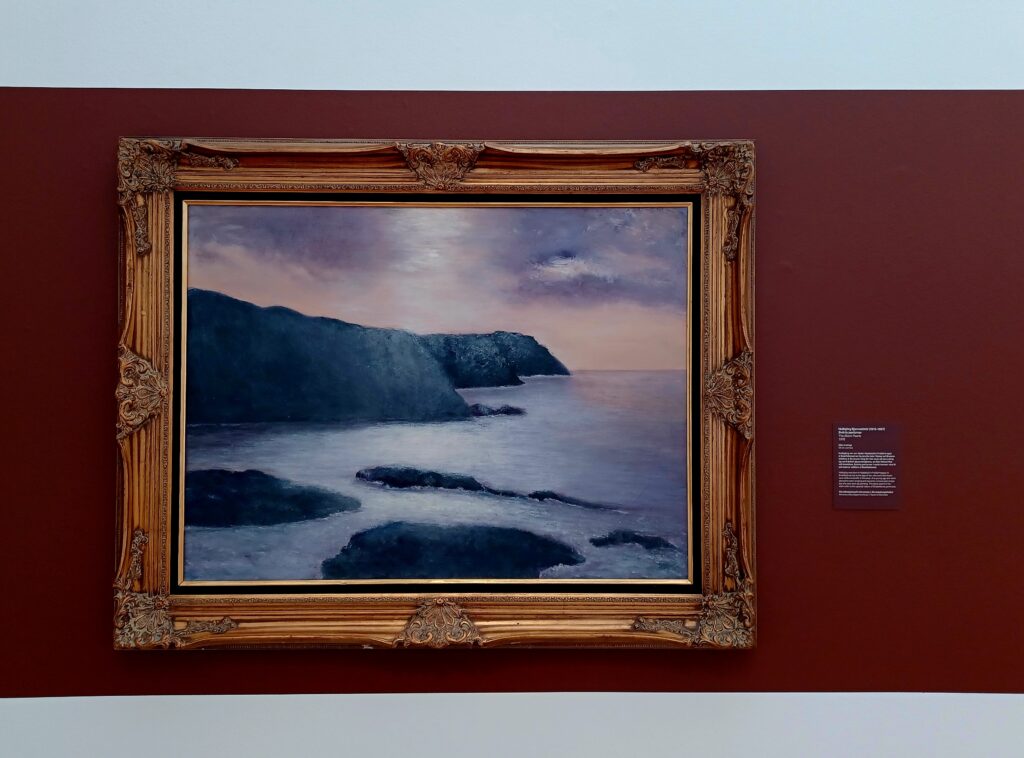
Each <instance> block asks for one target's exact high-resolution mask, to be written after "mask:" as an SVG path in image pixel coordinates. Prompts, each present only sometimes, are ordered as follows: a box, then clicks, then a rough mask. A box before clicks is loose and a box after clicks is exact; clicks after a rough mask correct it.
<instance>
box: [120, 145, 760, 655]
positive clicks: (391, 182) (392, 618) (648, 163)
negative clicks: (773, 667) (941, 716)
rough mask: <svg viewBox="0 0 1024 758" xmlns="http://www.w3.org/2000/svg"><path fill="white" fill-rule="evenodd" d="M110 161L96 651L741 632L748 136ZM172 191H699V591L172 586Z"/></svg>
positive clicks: (621, 640)
mask: <svg viewBox="0 0 1024 758" xmlns="http://www.w3.org/2000/svg"><path fill="white" fill-rule="evenodd" d="M117 167H118V187H117V190H118V205H119V207H120V211H121V218H122V230H123V233H122V235H121V241H120V256H121V258H120V260H121V265H120V276H121V281H120V303H119V306H120V307H119V316H120V327H121V328H120V339H119V343H118V349H117V359H118V365H119V369H120V375H119V376H120V378H119V381H118V385H117V387H116V389H115V399H116V402H117V409H118V414H117V428H116V439H117V445H118V450H119V453H120V464H121V465H120V468H119V476H118V494H117V521H118V535H119V541H118V552H117V560H116V566H115V579H114V601H115V615H114V646H115V647H116V648H119V649H154V648H158V649H159V648H176V649H178V648H185V649H188V648H192V649H194V648H209V647H246V648H249V647H259V646H264V647H282V646H300V647H301V646H318V647H319V646H361V647H430V648H441V647H450V646H471V647H497V646H510V645H518V646H528V645H532V646H573V647H578V646H606V647H611V646H615V647H676V648H720V649H728V648H750V647H753V646H754V644H755V640H756V624H755V619H756V593H755V587H756V584H755V576H756V574H755V565H754V346H753V316H754V299H753V297H754V290H753V254H754V244H753V230H754V176H755V171H754V146H753V143H751V142H747V141H737V140H724V141H723V140H715V141H678V142H577V143H570V142H488V141H450V142H445V141H408V142H401V141H400V142H395V141H381V140H376V141H374V140H366V141H352V140H316V141H314V140H229V139H181V138H174V139H166V138H123V139H122V140H121V141H120V143H119V146H118V155H117ZM176 192H189V193H203V192H211V193H215V192H233V193H253V199H257V197H258V195H259V193H266V192H293V193H303V194H308V195H309V196H310V198H311V199H315V197H316V195H318V194H324V193H334V194H339V193H340V194H343V193H364V194H365V193H379V194H380V195H381V196H382V199H384V198H385V197H386V195H387V194H388V193H398V192H400V193H409V194H423V195H425V196H426V195H431V194H435V195H436V194H438V193H448V194H459V193H463V194H465V193H475V194H494V193H501V194H516V193H522V194H529V195H534V196H536V195H550V196H552V197H554V196H558V197H560V198H565V197H566V196H567V195H572V194H573V193H588V194H597V193H607V194H612V193H620V194H626V193H628V194H642V195H645V196H647V195H649V196H650V199H651V200H658V199H661V200H668V199H670V198H671V197H673V196H679V195H683V194H690V195H700V196H701V218H700V219H699V224H698V223H696V222H697V221H698V219H694V222H695V229H696V230H697V233H699V234H700V235H701V265H700V279H701V281H700V287H699V290H698V294H699V302H697V301H696V300H695V302H694V303H693V305H694V306H698V307H699V308H700V314H701V329H700V335H699V340H698V342H697V343H695V344H694V346H693V349H694V350H695V351H698V353H699V358H700V366H701V371H700V381H699V382H696V384H697V385H698V386H699V388H700V392H701V411H700V416H699V418H698V419H696V422H697V425H696V426H697V428H695V429H694V430H693V433H694V434H697V433H698V429H699V434H700V443H701V444H700V460H699V462H694V463H692V464H691V465H692V475H693V476H694V477H699V478H700V479H699V481H700V485H701V486H700V493H701V498H700V502H699V504H696V505H698V506H699V511H700V515H699V521H700V525H701V529H700V535H699V536H700V540H701V552H700V565H699V566H696V567H695V568H696V570H697V571H698V572H699V576H700V580H701V586H702V587H703V594H670V593H657V592H653V591H650V590H649V589H648V590H645V591H644V592H643V593H637V594H630V593H615V594H598V593H587V592H586V591H585V590H584V589H583V586H582V585H581V590H580V591H579V592H578V593H575V594H566V593H562V594H557V595H556V594H550V593H541V592H531V591H525V592H514V593H509V592H505V591H501V592H476V593H460V592H458V589H457V587H458V586H457V585H449V586H448V587H447V588H446V591H438V592H418V593H389V594H383V593H380V594H373V593H358V594H357V593H338V594H334V593H308V592H307V593H292V594H269V593H263V594H260V593H244V594H242V593H240V594H225V595H200V594H186V593H184V592H181V593H173V592H172V591H171V588H172V581H171V578H172V576H173V573H174V571H173V561H174V558H173V556H172V555H171V508H172V507H173V505H172V503H171V502H170V493H171V482H172V479H173V477H175V476H176V472H174V471H172V470H171V465H170V462H171V439H172V434H171V425H172V424H173V423H174V420H173V419H172V418H171V415H172V414H171V403H170V398H171V397H172V396H173V392H175V390H176V385H177V383H178V380H177V378H176V373H175V366H174V365H173V362H174V351H173V347H172V346H173V344H174V340H175V339H176V338H177V335H176V330H177V328H178V326H179V325H178V324H176V323H175V319H174V314H173V293H174V291H175V286H176V283H175V282H174V222H175V219H174V205H175V204H174V196H175V193H176ZM694 379H695V380H696V379H697V377H694ZM439 589H440V587H439Z"/></svg>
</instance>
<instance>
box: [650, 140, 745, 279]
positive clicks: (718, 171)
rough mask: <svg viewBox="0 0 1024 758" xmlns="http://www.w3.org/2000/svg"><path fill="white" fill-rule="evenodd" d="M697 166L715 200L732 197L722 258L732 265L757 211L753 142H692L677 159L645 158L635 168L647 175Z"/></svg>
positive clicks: (727, 214) (707, 189)
mask: <svg viewBox="0 0 1024 758" xmlns="http://www.w3.org/2000/svg"><path fill="white" fill-rule="evenodd" d="M691 162H695V163H696V164H697V165H698V166H699V167H700V170H701V171H702V172H703V173H704V179H703V183H702V187H703V189H704V191H705V192H707V193H708V194H709V195H711V196H720V197H731V198H732V204H731V205H730V206H729V207H728V208H726V211H725V215H726V230H725V239H724V241H723V242H722V255H724V256H725V259H726V260H727V261H729V262H730V263H732V262H734V261H735V260H736V256H737V255H739V250H740V233H741V228H742V225H743V223H744V221H745V220H746V219H747V217H748V216H749V214H750V213H751V211H752V210H753V207H754V145H753V143H751V142H692V143H688V144H687V145H685V146H684V147H683V152H682V153H681V154H676V155H659V156H655V157H652V158H641V159H640V160H638V161H636V162H635V163H634V164H633V167H634V168H635V169H636V170H637V171H641V172H643V173H647V172H648V171H651V170H652V169H660V168H687V167H688V166H689V163H691Z"/></svg>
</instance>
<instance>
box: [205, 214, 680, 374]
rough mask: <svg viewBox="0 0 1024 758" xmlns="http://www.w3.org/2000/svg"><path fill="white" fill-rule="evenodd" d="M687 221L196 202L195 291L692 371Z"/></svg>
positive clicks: (581, 363) (588, 363) (591, 359)
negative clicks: (513, 336)
mask: <svg viewBox="0 0 1024 758" xmlns="http://www.w3.org/2000/svg"><path fill="white" fill-rule="evenodd" d="M687 223H688V219H687V211H686V209H685V208H679V207H674V208H673V207H669V208H665V207H662V208H654V207H651V208H637V207H630V208H624V207H607V206H606V207H592V206H591V207H579V206H576V207H540V206H533V207H526V208H524V207H479V206H477V207H457V206H446V205H442V204H435V205H431V206H429V207H408V206H406V207H394V206H390V207H388V206H376V207H369V206H337V205H335V206H324V205H319V206H309V205H305V206H297V205H293V206H253V205H248V206H245V205H192V206H191V207H190V211H189V226H188V229H189V286H193V287H203V288H207V289H214V290H218V291H220V292H224V293H226V294H229V295H232V296H234V297H239V298H242V299H245V300H250V301H252V302H256V303H258V304H260V305H271V304H275V305H286V306H288V307H292V308H295V309H296V310H300V311H302V312H304V313H310V314H315V315H326V316H332V317H336V318H341V319H344V320H348V321H353V322H357V323H363V324H368V325H374V326H390V327H400V328H406V329H410V330H412V331H417V332H435V331H448V332H458V331H461V332H467V331H491V330H495V329H505V330H509V331H522V332H525V333H529V334H533V335H534V336H536V337H537V338H538V339H539V340H541V342H545V339H547V340H548V342H547V343H546V344H548V346H549V347H551V348H552V350H554V351H555V352H556V354H559V351H560V353H561V355H560V357H562V355H565V356H567V358H566V359H567V360H568V362H569V364H570V367H572V364H573V363H574V362H575V363H576V367H577V368H583V367H587V368H602V367H634V368H670V367H681V366H682V365H683V364H684V357H683V356H682V354H681V349H680V347H679V346H680V345H681V344H684V343H683V342H682V341H681V340H683V338H684V334H683V333H684V328H683V324H684V320H683V319H684V318H685V308H686V266H687V260H686V233H687ZM626 327H628V330H627V331H625V332H624V331H623V330H624V328H626ZM630 335H632V336H630ZM666 339H668V340H669V343H668V345H670V346H671V347H668V345H667V344H666V342H665V340H666ZM552 343H554V344H552ZM648 343H649V344H648ZM659 350H660V351H661V353H660V354H659ZM638 361H639V363H640V364H642V365H637V362H638Z"/></svg>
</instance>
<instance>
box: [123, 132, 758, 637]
mask: <svg viewBox="0 0 1024 758" xmlns="http://www.w3.org/2000/svg"><path fill="white" fill-rule="evenodd" d="M118 200H119V206H120V210H121V216H122V221H123V227H122V228H123V234H122V237H121V245H120V262H121V286H120V298H121V300H120V314H119V315H120V322H121V323H120V342H119V345H118V361H119V367H120V379H119V383H118V386H117V389H116V399H117V407H118V417H117V442H118V449H119V453H120V463H121V465H120V468H119V472H120V474H119V481H118V502H117V518H118V535H119V544H118V555H117V561H116V569H115V570H116V575H115V581H114V593H115V617H114V645H115V647H117V648H125V649H147V648H205V647H231V646H239V647H247V648H248V647H254V646H325V645H328V646H330V645H339V646H341V645H353V646H362V647H404V646H428V647H446V646H452V645H472V646H480V647H492V646H503V645H520V646H524V645H547V646H552V645H554V646H558V645H562V646H586V645H592V646H628V647H652V646H674V647H679V648H691V647H712V648H749V647H751V646H753V645H754V641H755V586H756V585H755V566H754V484H753V483H754V476H753V474H754V456H753V439H754V423H753V386H754V385H753V273H752V272H753V220H754V219H753V214H754V151H753V145H752V143H750V142H742V141H678V142H622V143H596V142H580V143H540V142H514V143H513V142H487V141H480V142H467V141H451V142H444V141H434V142H393V141H373V140H369V141H358V142H357V141H294V140H224V139H167V138H125V139H122V140H121V142H120V145H119V148H118Z"/></svg>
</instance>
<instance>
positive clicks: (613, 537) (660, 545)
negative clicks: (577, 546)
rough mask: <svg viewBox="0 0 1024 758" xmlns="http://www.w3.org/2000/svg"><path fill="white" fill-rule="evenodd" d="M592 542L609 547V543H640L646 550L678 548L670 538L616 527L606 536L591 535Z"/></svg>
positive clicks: (592, 543)
mask: <svg viewBox="0 0 1024 758" xmlns="http://www.w3.org/2000/svg"><path fill="white" fill-rule="evenodd" d="M590 544H591V545H594V546H595V547H608V546H609V545H627V544H633V545H639V546H640V547H642V548H643V549H644V550H662V549H665V548H668V549H670V550H678V549H679V548H677V547H676V546H675V545H673V544H672V543H671V542H669V541H668V540H665V539H662V538H661V537H657V536H654V535H650V534H639V533H638V532H633V531H630V530H629V529H616V530H615V531H613V532H610V533H608V534H606V535H605V536H604V537H591V538H590Z"/></svg>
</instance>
